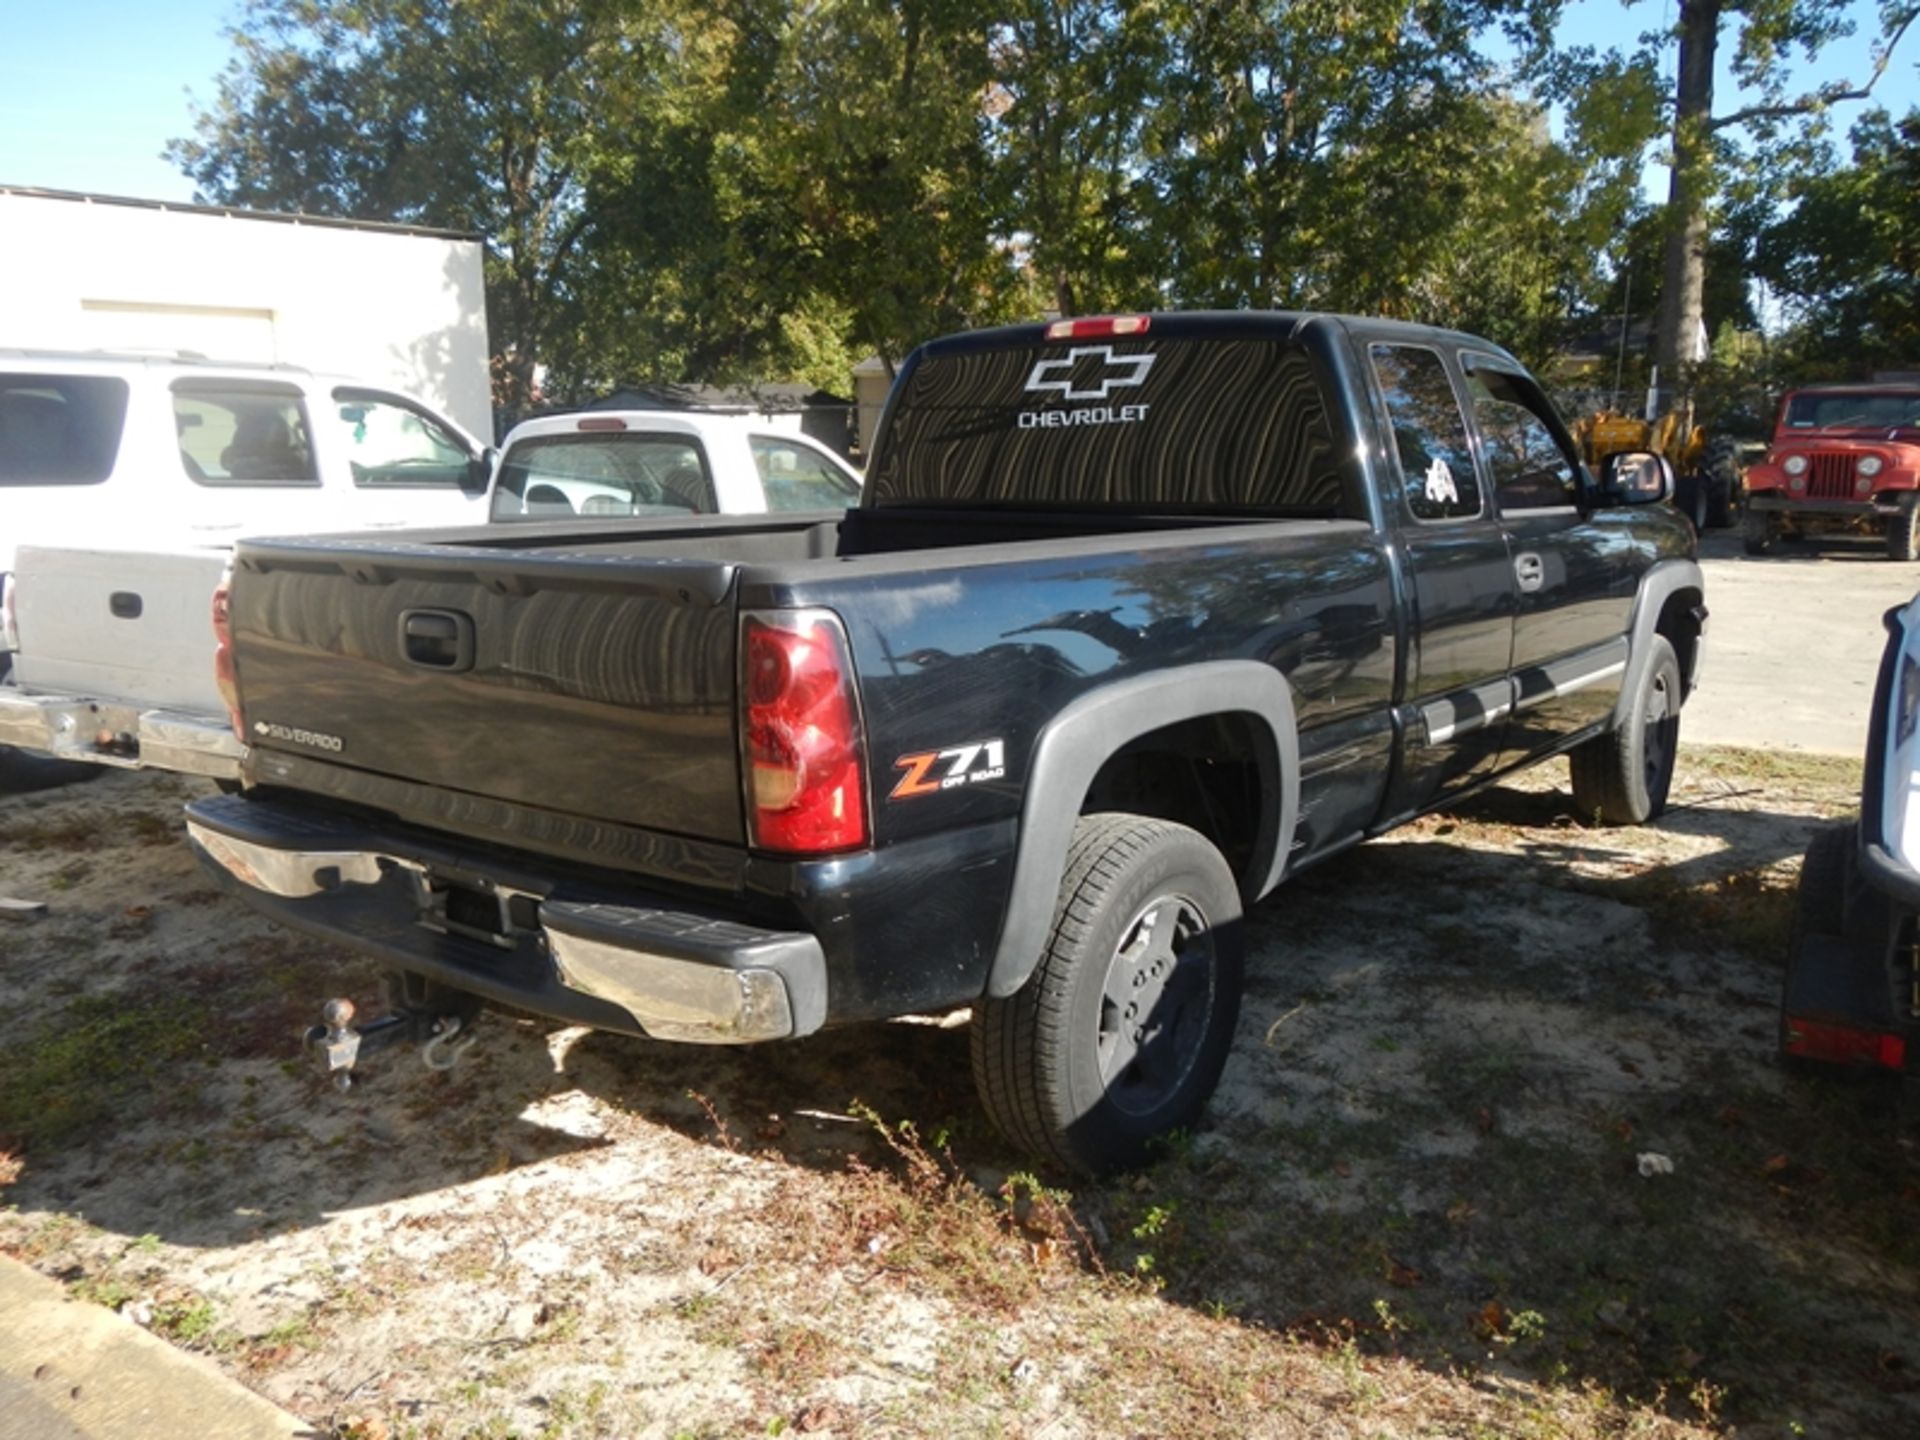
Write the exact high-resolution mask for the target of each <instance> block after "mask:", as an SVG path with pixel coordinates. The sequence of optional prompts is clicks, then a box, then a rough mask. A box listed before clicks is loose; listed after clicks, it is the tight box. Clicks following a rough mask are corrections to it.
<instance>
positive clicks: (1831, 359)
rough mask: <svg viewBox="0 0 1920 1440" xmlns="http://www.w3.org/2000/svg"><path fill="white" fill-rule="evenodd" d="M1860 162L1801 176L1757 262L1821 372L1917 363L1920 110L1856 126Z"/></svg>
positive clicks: (1810, 362)
mask: <svg viewBox="0 0 1920 1440" xmlns="http://www.w3.org/2000/svg"><path fill="white" fill-rule="evenodd" d="M1852 140H1853V161H1852V163H1851V164H1850V165H1846V166H1843V167H1840V168H1837V169H1832V170H1828V171H1826V172H1824V173H1820V174H1815V175H1811V176H1809V177H1807V178H1806V179H1804V180H1803V181H1802V182H1801V183H1800V185H1799V187H1798V190H1797V195H1796V198H1797V201H1798V203H1797V204H1796V205H1795V207H1794V209H1793V211H1792V212H1791V213H1790V214H1788V215H1786V216H1784V217H1782V218H1781V219H1780V220H1779V221H1778V222H1776V223H1775V224H1774V225H1772V226H1770V227H1769V228H1768V229H1767V230H1766V231H1765V232H1764V233H1763V234H1762V235H1761V237H1760V242H1759V245H1758V262H1759V264H1758V269H1759V274H1760V275H1761V277H1762V278H1764V279H1765V280H1766V282H1767V284H1768V285H1769V286H1771V287H1772V289H1773V291H1774V293H1775V294H1777V295H1779V296H1780V297H1781V298H1782V299H1784V300H1785V301H1786V302H1787V303H1788V304H1789V305H1790V306H1791V309H1792V315H1793V318H1794V322H1795V323H1794V325H1793V328H1792V331H1791V333H1790V335H1789V337H1788V340H1789V344H1790V347H1791V349H1792V350H1793V352H1794V354H1795V358H1796V359H1797V361H1798V362H1799V365H1800V366H1801V368H1802V369H1803V370H1805V371H1806V372H1808V373H1809V374H1810V375H1811V376H1813V377H1815V378H1844V379H1855V378H1862V377H1863V376H1864V374H1865V372H1867V371H1870V370H1872V369H1874V368H1876V367H1885V368H1894V367H1901V366H1904V367H1907V368H1912V367H1914V366H1916V365H1920V110H1912V111H1909V112H1908V113H1907V115H1906V118H1904V119H1902V120H1900V121H1898V122H1897V123H1896V122H1895V121H1893V120H1892V119H1890V118H1889V117H1888V116H1887V115H1886V114H1885V113H1884V112H1876V113H1874V114H1872V115H1869V116H1867V117H1866V118H1865V119H1863V120H1862V121H1861V122H1860V123H1859V124H1858V125H1857V126H1855V127H1854V130H1853V136H1852Z"/></svg>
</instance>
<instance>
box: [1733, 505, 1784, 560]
mask: <svg viewBox="0 0 1920 1440" xmlns="http://www.w3.org/2000/svg"><path fill="white" fill-rule="evenodd" d="M1779 537H1780V532H1779V531H1778V530H1776V529H1775V528H1774V524H1773V517H1772V516H1771V515H1768V514H1765V513H1764V512H1761V511H1756V510H1749V511H1747V513H1746V514H1745V515H1743V516H1742V517H1741V519H1740V541H1741V543H1742V544H1743V545H1744V546H1745V547H1746V551H1747V554H1749V555H1764V554H1766V553H1767V551H1769V550H1771V549H1772V548H1773V542H1774V541H1775V540H1777V539H1778V538H1779Z"/></svg>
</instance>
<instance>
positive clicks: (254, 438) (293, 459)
mask: <svg viewBox="0 0 1920 1440" xmlns="http://www.w3.org/2000/svg"><path fill="white" fill-rule="evenodd" d="M173 424H174V430H175V432H176V433H177V434H178V436H179V438H180V465H181V468H182V469H184V470H185V471H186V472H187V474H188V476H189V477H190V478H191V479H193V480H194V481H195V482H196V483H198V484H201V485H318V484H319V483H320V472H319V471H318V470H316V469H315V468H314V463H313V441H312V439H311V432H310V431H309V430H308V428H307V407H306V406H305V404H303V403H302V402H301V399H300V392H299V391H297V390H294V389H292V388H291V387H288V386H280V385H273V384H267V383H258V382H248V381H239V380H191V381H189V380H180V381H176V382H174V386H173Z"/></svg>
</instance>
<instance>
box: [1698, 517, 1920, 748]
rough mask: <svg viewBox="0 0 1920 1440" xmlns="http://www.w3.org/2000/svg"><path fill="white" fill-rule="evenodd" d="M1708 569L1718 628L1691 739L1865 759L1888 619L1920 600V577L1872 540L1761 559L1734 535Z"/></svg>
mask: <svg viewBox="0 0 1920 1440" xmlns="http://www.w3.org/2000/svg"><path fill="white" fill-rule="evenodd" d="M1700 559H1701V568H1702V569H1703V570H1705V571H1706V576H1707V609H1708V610H1709V611H1710V612H1711V618H1710V619H1709V620H1708V622H1707V635H1708V642H1709V643H1708V648H1707V660H1706V670H1705V672H1704V674H1703V676H1702V684H1701V688H1700V692H1699V694H1697V695H1696V696H1695V697H1694V698H1693V699H1692V700H1691V701H1689V702H1688V704H1687V713H1686V720H1685V722H1684V723H1683V725H1682V727H1681V728H1682V733H1683V734H1684V735H1685V736H1686V738H1687V739H1688V740H1689V741H1691V742H1696V743H1699V744H1705V745H1749V746H1755V747H1758V748H1762V749H1781V748H1791V749H1796V750H1808V751H1812V752H1815V753H1818V754H1826V755H1861V754H1864V753H1865V752H1866V748H1867V708H1868V706H1869V705H1870V704H1871V703H1872V701H1873V677H1874V674H1875V672H1876V670H1877V669H1878V667H1879V663H1880V647H1881V645H1882V644H1883V643H1884V642H1885V640H1886V631H1885V630H1883V629H1882V628H1881V626H1880V617H1881V615H1882V614H1884V613H1885V612H1886V611H1887V610H1888V609H1889V608H1890V607H1892V606H1895V605H1904V604H1906V603H1907V601H1909V600H1911V599H1912V598H1913V593H1914V591H1915V590H1916V589H1920V565H1902V564H1898V563H1896V562H1894V561H1892V560H1889V559H1887V558H1886V554H1885V552H1884V551H1883V550H1882V549H1881V547H1880V542H1879V541H1878V540H1867V539H1860V540H1854V539H1843V540H1842V539H1836V540H1829V541H1825V542H1822V543H1821V544H1818V545H1813V544H1807V543H1804V542H1802V543H1800V544H1797V545H1787V544H1782V545H1776V546H1775V547H1774V549H1773V553H1772V554H1769V555H1765V556H1760V557H1758V558H1755V557H1751V556H1748V555H1747V554H1746V553H1745V552H1744V551H1743V550H1742V549H1741V546H1740V537H1739V535H1738V534H1737V533H1736V532H1734V531H1729V530H1719V531H1714V532H1711V533H1710V534H1709V535H1708V536H1707V538H1706V540H1705V541H1704V542H1703V543H1702V544H1701V547H1700Z"/></svg>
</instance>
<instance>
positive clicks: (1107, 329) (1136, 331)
mask: <svg viewBox="0 0 1920 1440" xmlns="http://www.w3.org/2000/svg"><path fill="white" fill-rule="evenodd" d="M1152 323H1153V317H1152V316H1150V315H1088V316H1084V317H1082V318H1081V319H1078V320H1056V321H1054V322H1053V323H1052V324H1051V325H1049V326H1047V339H1049V340H1111V339H1112V338H1113V337H1114V336H1116V335H1144V334H1146V333H1147V327H1148V326H1149V325H1151V324H1152Z"/></svg>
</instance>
